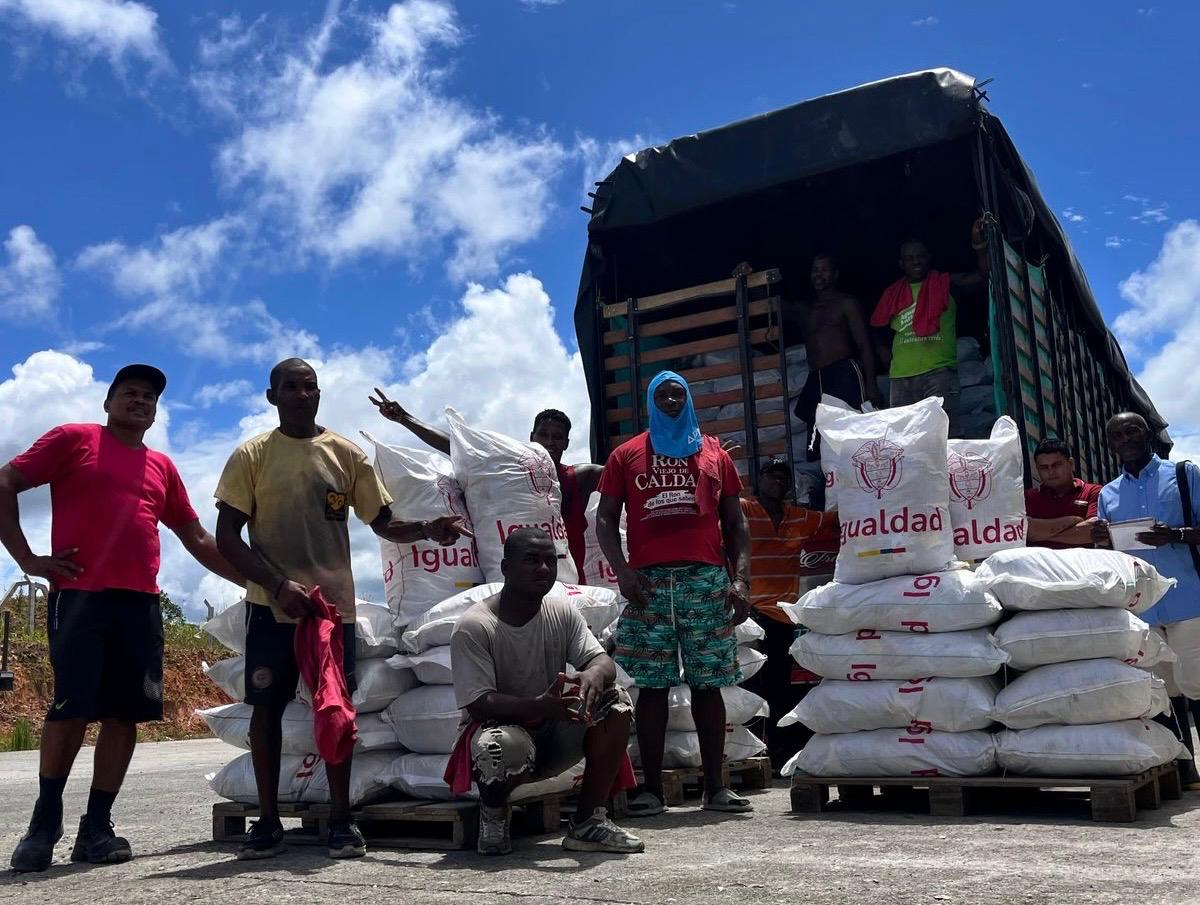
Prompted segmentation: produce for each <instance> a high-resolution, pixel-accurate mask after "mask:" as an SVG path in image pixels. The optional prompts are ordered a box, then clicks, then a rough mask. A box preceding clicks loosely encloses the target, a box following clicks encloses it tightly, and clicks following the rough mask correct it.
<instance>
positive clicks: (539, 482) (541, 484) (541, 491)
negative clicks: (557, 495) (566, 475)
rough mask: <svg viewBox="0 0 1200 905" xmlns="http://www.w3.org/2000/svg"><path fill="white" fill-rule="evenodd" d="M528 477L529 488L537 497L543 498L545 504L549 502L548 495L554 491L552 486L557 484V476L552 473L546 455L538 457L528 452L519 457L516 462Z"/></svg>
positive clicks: (551, 467)
mask: <svg viewBox="0 0 1200 905" xmlns="http://www.w3.org/2000/svg"><path fill="white" fill-rule="evenodd" d="M518 461H519V462H520V463H521V465H522V467H523V468H524V469H525V472H526V474H527V475H528V476H529V486H530V487H531V488H532V489H533V492H534V493H536V494H537V495H538V496H541V497H544V498H545V500H546V502H547V503H549V502H550V493H551V491H553V490H554V485H555V484H557V483H558V475H557V474H555V471H554V463H553V462H552V461H550V457H549V456H548V455H545V454H543V455H538V454H537V453H535V452H529V453H526V454H524V455H522V456H521V458H520V459H519V460H518Z"/></svg>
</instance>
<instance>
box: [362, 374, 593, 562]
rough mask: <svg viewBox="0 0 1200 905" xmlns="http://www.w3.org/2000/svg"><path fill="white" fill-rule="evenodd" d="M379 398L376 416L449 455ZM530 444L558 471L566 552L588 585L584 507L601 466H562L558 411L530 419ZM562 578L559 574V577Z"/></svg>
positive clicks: (563, 418)
mask: <svg viewBox="0 0 1200 905" xmlns="http://www.w3.org/2000/svg"><path fill="white" fill-rule="evenodd" d="M375 392H376V393H378V394H379V398H378V399H376V398H375V397H374V396H368V397H367V398H368V399H369V400H371V403H372V404H373V405H374V406H375V408H377V409H379V414H381V415H383V417H385V418H387V419H388V421H394V422H395V423H396V424H399V425H402V426H404V427H406V428H408V429H409V430H410V431H412V432H413V433H414V434H415V435H416V436H417V437H419V438H420V439H421V440H423V441H424V442H425V444H426V445H427V446H431V447H433V448H434V449H436V450H437V451H438V452H440V453H442V454H443V455H447V456H448V455H450V437H449V436H447V435H446V434H444V433H443V432H442V431H440V430H438V429H437V428H436V427H430V426H429V425H428V424H425V423H424V422H423V421H418V420H417V419H416V418H414V417H413V416H412V415H410V414H409V413H408V412H407V411H405V410H404V407H403V406H401V405H400V403H399V402H396V401H395V400H393V399H388V398H387V396H385V395H384V394H383V391H382V390H381V389H379V387H376V388H375ZM529 442H530V443H536V444H538V445H539V446H541V447H542V448H543V449H545V450H546V452H548V453H550V458H551V459H552V460H553V461H554V467H555V468H556V469H557V470H558V484H559V489H560V490H561V491H562V505H561V507H560V508H561V510H562V517H563V524H564V525H565V526H566V529H567V549H568V550H569V551H570V553H571V560H572V562H574V563H575V573H576V578H577V579H578V581H579V583H580V584H591V583H593V582H591V581H590V580H589V576H587V575H585V574H584V568H583V565H584V559H585V557H586V555H587V540H586V532H587V514H586V513H587V507H588V500H589V499H591V496H592V494H593V493H595V492H596V485H598V484H599V483H600V473H601V472H602V471H603V470H604V466H603V465H594V464H592V463H590V462H589V463H586V464H583V465H563V463H562V457H563V453H565V452H566V451H567V447H568V446H570V445H571V419H570V418H568V417H567V415H566V413H565V412H560V411H559V410H558V409H545V410H544V411H540V412H538V413H537V414H536V415H535V416H534V418H533V430H532V431H530V433H529ZM560 574H562V573H560Z"/></svg>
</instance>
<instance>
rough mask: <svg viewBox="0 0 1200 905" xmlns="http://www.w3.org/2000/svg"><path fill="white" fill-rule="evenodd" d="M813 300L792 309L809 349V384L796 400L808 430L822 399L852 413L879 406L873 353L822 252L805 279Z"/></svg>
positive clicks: (856, 310) (862, 322)
mask: <svg viewBox="0 0 1200 905" xmlns="http://www.w3.org/2000/svg"><path fill="white" fill-rule="evenodd" d="M809 279H810V280H811V282H812V287H813V290H814V292H815V296H814V297H813V298H811V299H808V300H806V301H803V302H799V303H796V304H794V305H793V311H794V312H795V313H796V314H798V315H799V320H800V326H801V328H802V329H803V331H804V344H805V346H806V347H807V349H808V369H809V370H808V380H807V381H805V383H804V389H803V390H801V392H800V398H799V399H797V400H796V417H797V418H799V419H800V420H801V421H803V422H804V423H805V424H807V425H808V431H809V439H810V440H811V438H812V430H813V427H812V425H813V419H814V418H815V417H816V412H817V403H819V402H820V401H821V396H822V395H825V394H828V395H830V396H836V397H837V398H838V399H841V400H842V401H843V402H845V403H847V404H848V405H851V406H853V407H854V408H861V407H862V404H863V402H867V401H869V402H871V403H872V404H874V405H875V406H876V407H877V408H878V407H881V406H882V404H883V400H882V397H880V395H879V387H878V385H877V384H876V382H875V352H874V350H873V349H872V346H871V341H870V336H869V334H868V332H867V323H866V319H865V318H864V317H863V313H862V308H861V307H859V304H858V300H857V299H856V298H854V297H853V296H851V295H847V294H846V293H844V292H841V291H840V290H839V289H838V288H837V280H838V270H837V263H836V262H835V261H834V259H833V256H832V255H830V254H827V253H825V252H821V253H820V254H817V255H816V256H815V257H814V258H813V262H812V272H811V274H810V276H809Z"/></svg>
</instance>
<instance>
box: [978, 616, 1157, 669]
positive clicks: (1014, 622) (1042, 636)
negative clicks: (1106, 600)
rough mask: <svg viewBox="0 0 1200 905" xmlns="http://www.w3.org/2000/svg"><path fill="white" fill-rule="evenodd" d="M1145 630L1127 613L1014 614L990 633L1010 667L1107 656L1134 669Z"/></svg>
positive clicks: (1143, 649) (1146, 644)
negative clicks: (994, 634) (994, 631)
mask: <svg viewBox="0 0 1200 905" xmlns="http://www.w3.org/2000/svg"><path fill="white" fill-rule="evenodd" d="M1152 634H1153V632H1151V631H1150V626H1148V625H1147V624H1146V623H1145V622H1143V621H1142V620H1141V619H1139V618H1138V617H1137V616H1135V615H1133V613H1131V612H1129V611H1128V610H1114V609H1095V610H1042V611H1040V612H1033V613H1017V614H1016V615H1015V616H1013V617H1012V618H1011V619H1009V620H1008V621H1007V622H1005V623H1003V624H1002V625H1000V627H999V628H997V629H996V644H997V645H998V646H999V647H1000V649H1001V650H1003V651H1005V652H1007V653H1008V657H1009V660H1008V664H1009V666H1011V667H1012V668H1013V669H1032V668H1033V667H1035V666H1044V665H1046V664H1047V663H1065V662H1067V661H1069V660H1098V659H1100V658H1103V657H1111V658H1113V659H1115V660H1122V661H1124V662H1126V663H1129V664H1130V665H1131V666H1138V665H1140V664H1141V661H1142V659H1143V658H1144V657H1147V655H1148V654H1149V653H1150V652H1151V651H1152V650H1154V651H1157V650H1158V648H1157V647H1155V648H1151V646H1150V638H1149V636H1150V635H1152Z"/></svg>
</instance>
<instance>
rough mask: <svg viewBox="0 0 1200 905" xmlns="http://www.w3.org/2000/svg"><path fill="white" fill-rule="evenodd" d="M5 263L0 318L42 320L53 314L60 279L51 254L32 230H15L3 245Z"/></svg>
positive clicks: (0, 276) (1, 268) (0, 280)
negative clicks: (34, 318)
mask: <svg viewBox="0 0 1200 905" xmlns="http://www.w3.org/2000/svg"><path fill="white" fill-rule="evenodd" d="M4 251H5V256H6V257H7V263H6V264H4V265H3V266H0V316H2V317H7V318H30V317H44V316H46V315H48V314H51V313H52V312H53V311H54V308H55V303H56V302H57V301H58V293H59V290H60V289H61V288H62V279H61V277H60V276H59V273H58V265H56V264H55V263H54V252H53V251H51V250H50V248H49V246H47V245H45V244H44V243H42V242H41V241H40V240H39V239H38V237H37V233H35V232H34V231H33V227H31V226H14V227H13V228H12V230H11V231H10V232H9V234H8V238H7V239H6V240H5V242H4Z"/></svg>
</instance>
